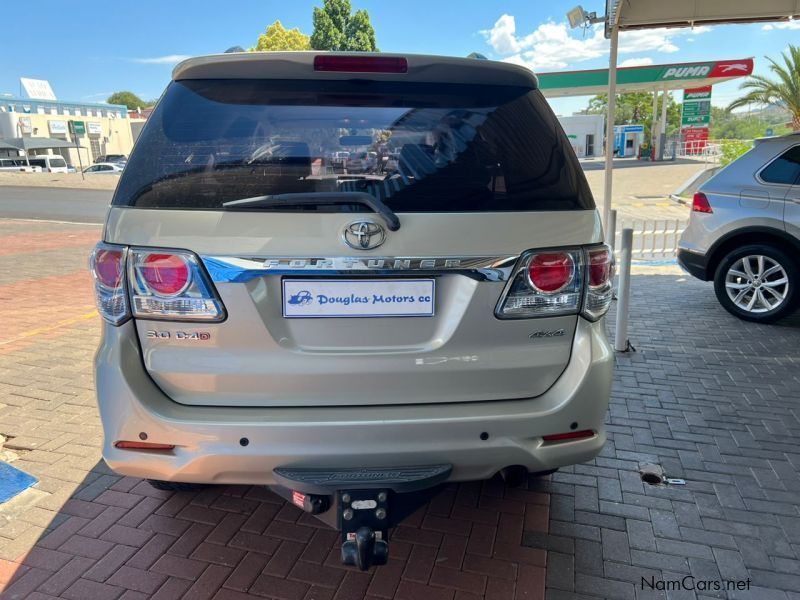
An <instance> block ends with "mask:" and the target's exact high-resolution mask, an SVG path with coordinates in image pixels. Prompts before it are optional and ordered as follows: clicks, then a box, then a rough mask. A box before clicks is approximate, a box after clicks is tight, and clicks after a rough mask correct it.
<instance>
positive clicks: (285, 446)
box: [95, 319, 614, 484]
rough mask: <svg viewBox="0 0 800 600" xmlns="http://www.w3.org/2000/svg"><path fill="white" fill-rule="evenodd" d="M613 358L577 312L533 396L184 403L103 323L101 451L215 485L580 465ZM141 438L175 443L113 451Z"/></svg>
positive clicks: (135, 347) (594, 445) (154, 472)
mask: <svg viewBox="0 0 800 600" xmlns="http://www.w3.org/2000/svg"><path fill="white" fill-rule="evenodd" d="M613 362H614V355H613V351H612V349H611V348H610V346H609V344H608V340H607V339H606V335H605V324H604V322H603V321H602V320H601V321H600V322H598V323H589V322H588V321H585V320H584V319H578V327H577V331H576V334H575V339H574V341H573V348H572V356H571V359H570V362H569V364H568V365H567V367H566V369H565V370H564V373H563V374H562V375H561V377H560V378H559V379H558V381H557V382H556V383H555V384H554V385H553V386H552V387H551V388H550V389H549V390H548V391H547V392H546V393H545V394H543V395H541V396H538V397H536V398H531V399H523V400H505V401H504V400H500V401H498V400H495V401H489V402H469V403H452V404H434V405H408V406H370V407H363V406H361V407H322V408H319V407H314V408H227V407H208V406H202V407H198V406H185V405H181V404H177V403H175V402H173V401H172V400H170V399H169V398H167V397H166V396H165V395H164V394H163V393H162V392H161V390H159V388H158V387H157V386H156V385H155V384H154V383H153V382H152V380H151V379H150V378H149V376H148V375H147V373H146V371H145V369H144V367H143V363H142V357H141V354H140V348H139V343H138V339H137V337H136V331H135V327H134V324H133V323H132V322H130V321H129V322H128V323H125V324H124V325H122V326H121V327H111V326H105V327H104V333H103V338H102V341H101V344H100V348H99V349H98V352H97V355H96V358H95V368H96V370H95V374H96V388H97V397H98V404H99V407H100V415H101V418H102V422H103V429H104V433H105V441H104V445H103V457H104V459H105V461H106V462H107V463H108V465H109V466H110V467H111V468H112V469H113V470H115V471H116V472H118V473H120V474H122V475H130V476H135V477H145V478H150V479H161V480H168V481H182V482H196V483H224V484H274V483H276V482H275V479H274V476H273V469H274V468H276V467H287V466H293V467H315V468H324V467H331V468H347V467H393V466H409V465H431V464H451V465H453V470H452V473H451V475H450V481H468V480H480V479H486V478H489V477H491V476H492V475H494V474H495V473H496V472H497V471H498V470H500V469H502V468H504V467H506V466H509V465H523V466H525V467H527V468H528V469H530V470H532V471H542V470H547V469H554V468H557V467H562V466H566V465H571V464H576V463H580V462H584V461H586V460H590V459H591V458H593V457H594V456H596V455H597V454H598V453H599V452H600V450H601V449H602V447H603V444H604V443H605V438H606V435H605V427H604V422H605V414H606V409H607V407H608V398H609V394H610V389H611V381H612V373H613ZM574 423H577V426H575V429H577V430H584V429H591V430H594V431H595V432H596V435H594V436H593V437H591V438H586V439H582V440H577V441H570V442H562V443H551V444H548V443H544V442H543V440H542V436H543V435H547V434H553V433H563V432H567V431H570V429H571V426H572V425H573V424H574ZM142 433H145V434H146V435H147V440H148V441H149V442H155V443H164V444H174V445H175V446H176V448H175V450H174V451H173V452H170V453H160V452H143V451H135V450H121V449H118V448H116V447H115V446H114V443H115V442H116V441H119V440H139V439H140V434H142ZM482 434H488V438H487V439H485V440H484V439H481V438H482V437H485V436H482ZM243 438H246V439H247V444H246V445H242V443H241V442H240V440H242V439H243Z"/></svg>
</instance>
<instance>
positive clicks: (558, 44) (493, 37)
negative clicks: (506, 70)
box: [480, 14, 711, 71]
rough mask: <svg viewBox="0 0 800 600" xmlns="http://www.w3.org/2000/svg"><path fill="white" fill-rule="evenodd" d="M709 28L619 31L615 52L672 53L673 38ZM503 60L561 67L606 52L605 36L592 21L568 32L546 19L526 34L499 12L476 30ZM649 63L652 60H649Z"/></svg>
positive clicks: (539, 68)
mask: <svg viewBox="0 0 800 600" xmlns="http://www.w3.org/2000/svg"><path fill="white" fill-rule="evenodd" d="M707 31H711V28H710V27H695V28H694V29H665V28H661V29H644V30H637V31H629V32H624V33H622V34H620V38H619V53H620V54H634V53H640V52H652V51H656V52H662V53H673V52H677V51H678V50H679V48H678V46H677V45H676V44H675V40H677V39H678V38H680V37H682V36H683V37H685V36H687V35H694V34H702V33H706V32H707ZM480 33H481V34H482V35H483V36H484V38H485V39H486V42H487V43H488V44H489V45H490V46H491V47H492V49H493V50H494V51H495V52H496V53H497V54H499V55H501V56H504V58H503V60H505V61H506V62H511V63H515V64H519V65H523V66H526V67H530V68H531V69H534V70H537V71H546V70H549V69H563V68H565V67H567V66H569V65H571V64H573V63H580V62H584V61H587V60H592V59H594V58H600V57H602V56H605V55H607V54H608V40H606V39H605V37H604V36H603V26H602V25H595V26H594V27H590V28H589V29H587V30H585V31H584V33H583V36H582V37H578V36H580V34H579V33H577V32H576V33H572V32H570V30H569V28H568V26H567V24H566V23H555V22H553V21H548V22H546V23H542V24H541V25H539V26H538V27H537V28H536V29H534V30H533V31H532V32H531V33H529V34H527V35H518V34H517V26H516V20H515V18H514V17H513V15H508V14H504V15H502V16H501V17H500V18H499V19H498V20H497V22H496V23H495V24H494V26H493V27H492V28H491V29H487V30H483V31H481V32H480ZM651 64H652V63H651Z"/></svg>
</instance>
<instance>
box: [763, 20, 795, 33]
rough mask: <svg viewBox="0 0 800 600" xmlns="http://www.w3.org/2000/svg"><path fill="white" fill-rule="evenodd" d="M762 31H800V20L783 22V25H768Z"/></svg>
mask: <svg viewBox="0 0 800 600" xmlns="http://www.w3.org/2000/svg"><path fill="white" fill-rule="evenodd" d="M761 29H763V30H764V31H772V30H773V29H800V20H797V21H783V22H781V23H767V24H766V25H764V26H763V27H762V28H761Z"/></svg>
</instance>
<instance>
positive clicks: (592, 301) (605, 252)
mask: <svg viewBox="0 0 800 600" xmlns="http://www.w3.org/2000/svg"><path fill="white" fill-rule="evenodd" d="M586 262H587V264H588V265H589V268H588V271H589V275H588V277H587V279H588V281H587V285H586V297H585V298H584V301H583V311H582V312H581V314H582V315H583V316H584V317H585V318H587V319H589V320H590V321H597V320H598V319H599V318H600V317H602V316H603V315H604V314H606V313H607V312H608V309H609V307H610V306H611V300H612V299H613V297H614V283H613V278H614V255H613V254H612V252H611V249H610V248H609V247H608V246H599V247H595V248H587V249H586Z"/></svg>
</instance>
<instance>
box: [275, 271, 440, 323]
mask: <svg viewBox="0 0 800 600" xmlns="http://www.w3.org/2000/svg"><path fill="white" fill-rule="evenodd" d="M435 290H436V284H435V281H434V280H433V279H284V280H283V316H284V317H286V318H290V319H291V318H309V317H311V318H324V317H432V316H433V315H434V306H435V305H434V302H435V298H434V297H435V293H436V292H435Z"/></svg>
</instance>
